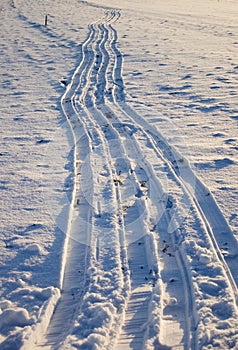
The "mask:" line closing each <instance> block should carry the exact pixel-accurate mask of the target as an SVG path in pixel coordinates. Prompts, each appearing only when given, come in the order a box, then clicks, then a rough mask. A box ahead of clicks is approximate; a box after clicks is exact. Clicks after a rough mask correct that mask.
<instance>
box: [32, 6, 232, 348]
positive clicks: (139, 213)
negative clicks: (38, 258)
mask: <svg viewBox="0 0 238 350" xmlns="http://www.w3.org/2000/svg"><path fill="white" fill-rule="evenodd" d="M119 18H120V12H119V11H117V10H115V11H112V12H107V13H105V16H104V17H103V18H101V19H100V20H98V21H97V22H95V23H93V24H91V25H90V26H89V33H88V36H87V38H86V40H85V41H84V43H83V44H82V45H81V53H80V57H81V61H80V64H79V65H78V67H77V68H76V70H75V72H74V74H73V76H72V79H71V82H70V83H69V84H68V86H67V88H66V92H65V94H64V96H63V97H62V109H63V112H64V114H65V116H66V118H67V120H68V122H69V125H70V127H71V130H72V134H73V137H74V144H75V156H74V157H75V159H74V162H75V164H74V169H75V174H74V175H75V186H74V192H73V197H72V198H73V199H72V203H71V210H70V218H69V223H68V231H67V235H66V242H65V255H64V260H63V270H62V294H61V298H60V299H59V302H58V304H57V305H56V308H55V310H54V313H53V315H52V318H51V320H50V322H49V326H48V329H47V332H46V334H44V335H42V339H40V340H39V341H38V343H37V344H36V348H37V349H71V348H72V349H74V348H78V349H80V348H82V349H86V348H90V349H91V348H92V349H94V348H95V349H96V348H100V349H115V350H119V349H120V350H121V349H125V350H126V349H134V350H136V349H140V350H142V349H147V348H150V349H151V348H153V349H199V340H198V331H197V329H198V327H199V312H198V310H197V306H196V298H195V294H194V293H195V292H194V286H193V278H192V274H191V271H190V267H189V259H188V258H187V255H186V247H184V244H183V239H182V238H183V237H181V235H180V233H179V224H178V221H179V219H178V217H179V207H180V205H181V207H182V208H184V207H186V208H189V210H190V209H191V208H192V209H193V212H194V215H196V218H197V220H198V221H199V222H200V229H201V232H202V234H203V235H204V237H206V240H207V241H208V242H209V243H208V244H210V249H211V252H212V255H213V256H214V259H215V260H216V261H218V263H219V264H220V265H221V266H222V269H223V273H224V276H225V279H226V281H227V285H228V286H229V288H230V289H229V290H230V294H231V298H233V300H234V305H235V308H236V298H237V271H236V269H235V267H234V266H235V265H234V258H235V257H236V256H237V252H238V250H237V243H236V240H235V239H234V238H233V235H232V232H231V231H230V229H229V226H228V225H227V223H226V221H225V219H224V218H223V216H222V213H221V212H220V210H219V208H218V206H217V204H216V202H215V200H214V198H213V196H212V194H211V193H210V192H209V190H208V189H207V188H206V187H205V186H204V185H203V184H202V183H201V182H200V181H199V180H198V179H197V178H196V176H195V174H194V173H193V171H192V170H191V168H190V166H189V164H188V162H187V161H186V160H185V159H184V158H183V157H182V156H181V155H180V154H179V153H178V152H177V151H175V150H174V149H173V148H172V147H171V146H170V145H169V144H168V142H167V141H166V139H164V137H163V136H162V135H161V134H160V133H159V132H158V130H157V129H156V128H155V127H153V126H152V125H150V124H149V123H148V122H147V121H146V120H145V119H144V118H143V117H142V116H140V115H138V113H137V112H136V111H135V110H133V109H132V108H131V107H130V106H129V105H128V104H127V103H126V98H125V86H124V82H123V77H122V63H123V57H122V54H121V52H120V51H119V49H118V47H117V40H118V39H117V31H116V30H115V29H114V28H113V27H112V25H113V23H115V22H116V21H117V20H118V19H119ZM163 180H164V181H163ZM171 188H173V191H170V189H171ZM170 192H171V193H170ZM175 193H178V197H177V198H176V205H175V198H174V196H175ZM178 198H180V199H181V203H180V202H178ZM224 234H225V238H224ZM224 249H225V254H224ZM92 344H94V345H92ZM97 345H98V347H96V346H97ZM90 346H91V347H90ZM93 346H94V347H93Z"/></svg>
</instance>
